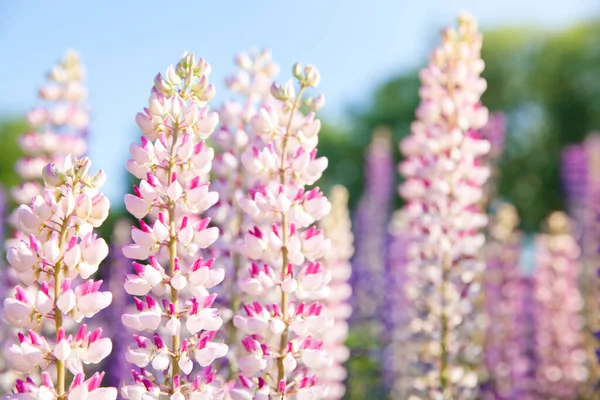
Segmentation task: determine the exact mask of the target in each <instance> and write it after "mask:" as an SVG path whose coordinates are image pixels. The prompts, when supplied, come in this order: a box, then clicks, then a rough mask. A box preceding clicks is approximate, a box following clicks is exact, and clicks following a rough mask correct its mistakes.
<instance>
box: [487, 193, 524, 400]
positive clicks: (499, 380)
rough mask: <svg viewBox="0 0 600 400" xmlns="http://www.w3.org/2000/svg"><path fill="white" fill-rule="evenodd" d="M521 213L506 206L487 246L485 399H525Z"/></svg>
mask: <svg viewBox="0 0 600 400" xmlns="http://www.w3.org/2000/svg"><path fill="white" fill-rule="evenodd" d="M518 223H519V218H518V215H517V210H516V209H515V208H514V207H513V206H512V205H510V204H506V203H505V204H502V205H500V206H499V207H498V208H497V211H496V213H495V215H494V218H493V219H492V221H491V223H490V227H489V232H490V234H489V238H488V241H487V242H486V246H485V260H486V269H485V275H484V293H485V310H486V315H487V318H488V325H487V333H486V337H485V347H484V362H485V366H486V368H487V372H488V374H489V380H488V383H487V385H486V386H487V387H486V390H485V392H484V393H483V398H484V399H497V400H503V399H506V400H509V399H515V398H521V397H518V396H517V395H518V394H520V393H521V391H522V388H523V386H524V383H523V382H522V381H521V380H522V378H524V376H525V375H526V371H527V368H528V366H529V360H528V358H527V355H526V353H527V349H526V347H525V346H526V342H525V341H524V340H522V339H523V326H522V324H523V323H524V322H525V321H524V318H523V315H522V314H523V312H524V311H525V308H524V292H523V284H522V282H523V272H522V269H521V268H520V266H519V256H520V252H521V234H520V233H519V232H518V231H516V230H515V229H516V227H517V225H518Z"/></svg>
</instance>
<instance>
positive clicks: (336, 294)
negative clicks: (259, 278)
mask: <svg viewBox="0 0 600 400" xmlns="http://www.w3.org/2000/svg"><path fill="white" fill-rule="evenodd" d="M348 196H349V194H348V190H347V189H346V188H345V187H343V186H339V185H337V186H334V187H333V189H332V190H331V196H330V198H331V206H332V208H331V213H330V214H329V215H328V216H326V217H325V218H323V219H322V220H321V223H320V226H321V228H323V231H324V233H325V236H326V237H328V238H330V240H331V247H330V248H329V250H328V251H327V253H326V254H325V256H324V257H323V267H324V268H325V269H327V270H329V271H331V282H330V284H329V287H327V288H326V289H325V290H323V292H322V293H321V294H320V296H319V297H320V298H321V301H323V302H324V303H325V304H326V305H327V309H326V310H325V311H326V313H327V314H328V315H329V316H330V317H331V318H333V321H334V323H333V327H332V328H331V329H330V330H329V331H328V332H327V334H326V335H325V336H324V337H323V346H324V348H325V350H326V351H327V352H329V354H331V356H332V357H333V365H332V366H331V367H330V368H327V369H326V370H324V371H323V373H322V375H321V376H322V378H323V381H324V384H326V385H327V396H326V397H325V398H327V399H332V400H335V399H341V398H342V397H343V396H344V393H345V392H346V387H345V385H344V381H345V379H346V377H347V372H346V369H345V367H344V363H345V362H346V361H347V360H348V358H350V350H349V349H348V347H346V345H345V342H346V339H347V338H348V331H349V327H348V318H350V315H351V314H352V307H351V305H350V303H349V299H350V296H351V295H352V287H351V286H350V284H349V279H350V276H351V275H352V265H351V264H350V258H351V257H352V254H353V253H354V245H353V241H354V236H353V235H352V229H351V222H350V213H349V212H348Z"/></svg>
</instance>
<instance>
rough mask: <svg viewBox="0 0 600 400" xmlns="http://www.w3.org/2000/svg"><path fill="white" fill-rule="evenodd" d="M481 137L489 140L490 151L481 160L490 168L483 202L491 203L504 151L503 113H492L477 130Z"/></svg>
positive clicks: (504, 121)
mask: <svg viewBox="0 0 600 400" xmlns="http://www.w3.org/2000/svg"><path fill="white" fill-rule="evenodd" d="M479 134H480V135H481V137H482V138H483V139H487V140H488V141H489V142H490V151H489V153H487V154H486V155H485V157H484V158H483V162H484V164H485V165H487V166H488V167H489V168H490V179H488V181H487V182H486V184H485V203H486V204H488V205H489V204H491V203H493V201H494V199H495V197H496V192H497V187H496V185H497V181H498V179H499V175H500V169H499V168H498V162H499V161H500V159H501V158H502V154H503V153H504V140H505V137H506V116H505V115H504V114H503V113H492V114H490V117H489V119H488V122H487V124H485V126H484V127H483V128H481V129H480V130H479Z"/></svg>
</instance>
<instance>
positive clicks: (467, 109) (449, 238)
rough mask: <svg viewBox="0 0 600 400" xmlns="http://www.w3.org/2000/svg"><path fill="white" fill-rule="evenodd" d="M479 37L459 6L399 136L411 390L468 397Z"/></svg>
mask: <svg viewBox="0 0 600 400" xmlns="http://www.w3.org/2000/svg"><path fill="white" fill-rule="evenodd" d="M481 44H482V37H481V34H480V33H479V32H478V31H477V24H476V22H475V20H474V19H473V18H472V17H471V16H469V15H465V14H462V15H461V16H459V19H458V29H456V30H455V29H447V30H445V31H444V34H443V41H442V45H441V46H440V47H438V48H437V49H435V50H434V51H433V53H432V56H431V58H430V61H429V64H428V66H427V67H426V68H425V69H423V70H422V71H421V73H420V79H421V83H422V86H421V89H420V91H419V95H420V97H421V103H420V105H419V108H418V109H417V112H416V115H417V121H415V122H414V123H413V124H412V126H411V135H410V136H408V137H407V138H406V139H405V140H404V141H403V142H402V145H401V150H402V152H403V153H404V155H405V156H406V157H407V159H406V160H405V161H404V162H403V163H402V164H401V166H400V171H401V173H402V174H403V175H404V177H405V182H404V183H403V184H402V186H401V187H400V193H401V195H402V196H403V197H404V198H405V199H406V202H407V204H406V207H405V211H406V215H407V218H409V220H410V222H409V236H410V241H411V244H410V245H409V249H408V251H409V264H408V274H409V280H410V283H409V285H408V286H407V297H408V300H409V301H410V302H411V313H412V315H411V322H410V330H411V332H412V334H413V337H412V340H413V342H414V344H413V345H411V348H410V349H408V350H410V351H411V359H410V362H411V363H412V365H413V367H414V368H413V370H412V371H411V378H412V379H413V380H412V384H413V393H412V397H411V399H419V398H437V397H440V398H441V397H443V398H455V399H462V398H473V397H475V393H474V391H475V389H476V386H477V373H476V372H475V371H474V370H472V369H471V367H470V365H473V364H477V360H476V359H474V358H476V357H477V355H478V354H480V349H479V348H478V344H477V343H476V342H475V341H474V340H473V338H474V336H475V335H476V334H477V331H478V330H479V329H481V328H480V326H479V324H478V322H479V321H477V320H474V317H476V313H475V312H474V304H473V299H474V297H475V295H476V292H477V291H478V290H479V285H478V284H477V280H478V279H479V276H480V273H481V271H482V268H483V265H482V262H481V261H480V260H479V255H480V250H481V247H482V245H483V243H484V236H483V235H482V234H481V233H480V229H481V228H482V227H484V226H485V224H486V222H487V219H486V217H485V215H484V214H482V213H481V212H480V210H479V208H480V206H479V204H480V202H481V200H482V196H483V193H482V186H483V185H484V184H485V182H486V180H487V178H488V176H489V170H488V168H486V167H485V166H482V165H481V162H480V158H481V157H482V156H483V155H485V154H486V153H487V152H488V151H489V148H490V144H489V142H488V141H487V140H483V139H482V138H481V137H480V136H479V135H478V133H477V131H478V130H479V129H480V128H481V127H483V126H484V125H485V123H486V121H487V117H488V111H487V109H486V108H485V107H484V106H482V105H481V103H480V96H481V94H482V93H483V92H484V90H485V88H486V82H485V80H484V79H483V78H481V77H480V74H481V72H482V71H483V68H484V63H483V61H482V60H481V55H480V53H481Z"/></svg>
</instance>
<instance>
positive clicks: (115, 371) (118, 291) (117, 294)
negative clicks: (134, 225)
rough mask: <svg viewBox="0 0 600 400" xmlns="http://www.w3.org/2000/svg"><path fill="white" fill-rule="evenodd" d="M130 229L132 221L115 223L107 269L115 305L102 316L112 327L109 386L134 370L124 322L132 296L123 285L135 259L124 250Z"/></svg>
mask: <svg viewBox="0 0 600 400" xmlns="http://www.w3.org/2000/svg"><path fill="white" fill-rule="evenodd" d="M130 231H131V222H130V221H128V220H126V219H121V220H118V221H117V222H116V223H115V226H114V228H113V234H112V240H111V246H110V251H109V256H108V260H107V265H108V267H107V268H106V270H107V271H108V273H107V274H106V275H107V277H106V279H107V281H108V289H109V291H110V292H111V293H112V295H113V301H112V304H111V306H110V307H109V308H107V309H106V310H105V311H104V312H103V315H102V318H103V319H104V320H105V321H106V322H105V324H104V326H105V327H106V328H107V330H109V332H108V333H109V335H110V337H111V339H112V342H113V351H112V353H111V354H110V355H109V356H108V357H107V359H106V361H105V365H106V367H105V370H106V376H105V378H104V379H105V381H106V384H107V385H109V386H116V387H119V386H121V383H122V382H123V380H124V377H126V376H128V375H129V373H130V371H131V364H129V363H128V362H127V359H126V358H125V354H126V353H127V344H128V342H129V337H130V335H129V333H128V332H127V331H126V330H125V329H123V326H122V325H121V315H123V314H124V313H125V311H126V309H127V306H128V305H129V303H130V298H129V296H127V295H126V293H125V289H124V288H123V281H124V280H125V277H126V276H127V274H129V273H130V272H131V269H132V267H131V260H129V259H128V258H126V257H125V256H124V255H123V251H122V249H123V246H125V245H127V244H129V232H130Z"/></svg>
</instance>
